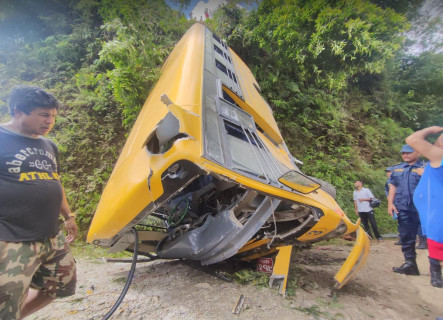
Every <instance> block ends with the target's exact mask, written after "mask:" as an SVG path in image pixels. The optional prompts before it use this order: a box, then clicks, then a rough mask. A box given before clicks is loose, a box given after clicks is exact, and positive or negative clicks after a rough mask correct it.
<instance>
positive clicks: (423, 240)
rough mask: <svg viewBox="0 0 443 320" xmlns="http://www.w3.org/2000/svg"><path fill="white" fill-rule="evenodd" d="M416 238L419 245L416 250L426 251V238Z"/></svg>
mask: <svg viewBox="0 0 443 320" xmlns="http://www.w3.org/2000/svg"><path fill="white" fill-rule="evenodd" d="M418 238H419V243H418V246H417V247H416V248H417V249H427V248H428V241H427V239H426V237H418Z"/></svg>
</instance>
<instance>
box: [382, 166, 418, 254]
mask: <svg viewBox="0 0 443 320" xmlns="http://www.w3.org/2000/svg"><path fill="white" fill-rule="evenodd" d="M422 167H424V162H423V160H418V161H417V162H416V163H414V164H413V165H409V164H408V163H407V162H403V163H400V164H399V165H396V166H395V167H394V170H393V172H392V174H391V177H390V178H389V183H390V184H392V185H394V186H395V187H397V189H396V192H395V197H394V205H395V207H396V208H397V210H398V213H397V214H398V231H399V233H400V239H401V242H402V252H403V255H404V257H405V260H414V261H415V258H416V256H417V254H416V252H415V239H416V237H417V230H418V228H419V227H420V218H419V216H418V211H417V208H415V205H414V202H413V196H414V191H415V188H416V187H417V185H418V182H419V181H420V178H421V176H420V175H419V174H418V172H417V169H418V168H422Z"/></svg>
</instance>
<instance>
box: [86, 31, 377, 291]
mask: <svg viewBox="0 0 443 320" xmlns="http://www.w3.org/2000/svg"><path fill="white" fill-rule="evenodd" d="M298 164H299V161H298V160H297V159H295V158H294V157H293V156H291V154H290V152H289V150H288V148H287V147H286V145H285V142H284V140H283V137H282V135H281V133H280V131H279V129H278V127H277V123H276V121H275V119H274V117H273V114H272V110H271V108H270V107H269V105H268V104H267V102H266V101H265V100H264V99H263V97H262V96H261V95H260V87H259V85H258V83H257V82H256V80H255V79H254V77H253V75H252V73H251V71H250V70H249V68H248V67H247V66H246V64H245V63H244V62H243V61H242V60H241V59H240V58H239V57H238V56H237V55H236V54H235V52H234V51H232V50H231V49H230V48H229V47H228V46H227V45H226V43H225V42H224V41H222V40H221V39H220V38H219V37H217V36H216V35H215V34H214V33H213V32H211V31H210V30H209V29H208V28H207V27H205V25H203V24H201V23H196V24H194V25H193V26H192V27H191V28H190V29H189V30H188V31H187V32H186V34H185V35H184V36H183V37H182V39H181V40H180V41H179V42H178V43H177V45H176V46H175V48H174V49H173V51H172V52H171V54H170V55H169V57H168V59H167V60H166V62H165V64H164V66H163V68H162V71H161V77H160V79H159V80H158V82H157V84H156V85H155V87H154V88H153V89H152V91H151V93H150V94H149V97H148V98H147V100H146V102H145V104H144V106H143V108H142V110H141V112H140V114H139V116H138V118H137V121H136V123H135V125H134V127H133V129H132V131H131V133H130V135H129V137H128V139H127V141H126V144H125V145H124V147H123V150H122V152H121V154H120V157H119V159H118V161H117V163H116V165H115V168H114V170H113V172H112V175H111V176H110V179H109V181H108V183H107V185H106V187H105V189H104V191H103V194H102V197H101V199H100V202H99V205H98V207H97V210H96V212H95V215H94V217H93V220H92V223H91V226H90V229H89V233H88V237H87V241H88V242H90V243H93V244H96V245H100V246H106V247H110V248H111V249H110V250H111V251H121V250H129V251H131V250H134V237H133V236H132V234H131V232H130V230H131V229H132V228H133V227H136V229H137V233H138V236H139V239H140V243H139V246H138V252H139V253H141V254H145V255H148V256H151V257H153V256H155V257H159V258H162V259H177V258H183V259H189V260H196V261H200V262H201V264H202V265H210V264H214V263H217V262H220V261H223V260H226V259H228V258H231V257H233V258H238V259H241V260H253V259H257V258H259V257H262V256H267V255H270V254H275V253H276V252H277V251H278V249H279V248H281V247H284V246H293V245H300V244H307V243H315V242H318V241H322V240H326V239H330V238H333V237H340V236H342V235H345V234H350V233H356V236H357V237H356V242H355V245H354V248H353V249H352V251H351V253H350V255H349V257H348V258H347V260H346V261H345V263H344V265H343V266H342V268H341V269H340V270H339V272H338V273H337V274H336V276H335V280H336V285H335V288H336V289H337V288H341V287H342V286H343V285H344V284H345V283H346V282H347V281H348V280H349V279H350V278H351V277H352V276H353V275H354V274H355V273H356V272H357V271H358V270H360V269H361V268H362V267H363V265H364V263H365V260H366V258H367V255H368V252H369V239H368V237H367V234H366V233H365V232H364V231H363V229H362V227H361V226H360V225H359V221H358V222H357V223H356V224H354V223H353V222H351V221H350V220H349V219H348V217H347V216H346V214H345V213H344V212H343V211H342V209H341V208H340V207H339V205H338V204H337V203H336V201H335V200H334V190H333V188H331V186H330V185H328V184H327V183H325V182H323V181H321V180H318V179H315V178H313V177H309V176H306V175H305V174H303V173H302V172H301V170H300V169H299V167H298Z"/></svg>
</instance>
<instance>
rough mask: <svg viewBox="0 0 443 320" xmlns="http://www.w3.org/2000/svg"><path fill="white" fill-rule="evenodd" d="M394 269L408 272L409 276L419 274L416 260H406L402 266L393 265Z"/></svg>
mask: <svg viewBox="0 0 443 320" xmlns="http://www.w3.org/2000/svg"><path fill="white" fill-rule="evenodd" d="M392 270H393V271H394V272H396V273H401V274H406V275H408V276H419V275H420V272H419V271H418V267H417V263H416V262H415V261H410V260H406V261H405V263H403V264H402V265H401V266H400V267H398V268H397V267H393V268H392Z"/></svg>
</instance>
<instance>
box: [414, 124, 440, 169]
mask: <svg viewBox="0 0 443 320" xmlns="http://www.w3.org/2000/svg"><path fill="white" fill-rule="evenodd" d="M442 131H443V127H440V126H433V127H428V128H425V129H423V130H419V131H417V132H414V133H413V134H411V135H410V136H409V137H407V138H406V143H407V144H409V145H410V146H411V147H412V148H414V149H415V150H417V151H418V152H419V153H421V154H422V155H423V156H424V157H426V158H427V159H428V160H429V162H430V164H431V167H434V168H438V167H439V166H440V163H441V159H442V157H443V149H442V148H439V147H437V146H435V145H433V144H431V143H430V142H428V141H426V137H427V136H428V135H430V134H435V133H439V132H442Z"/></svg>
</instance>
